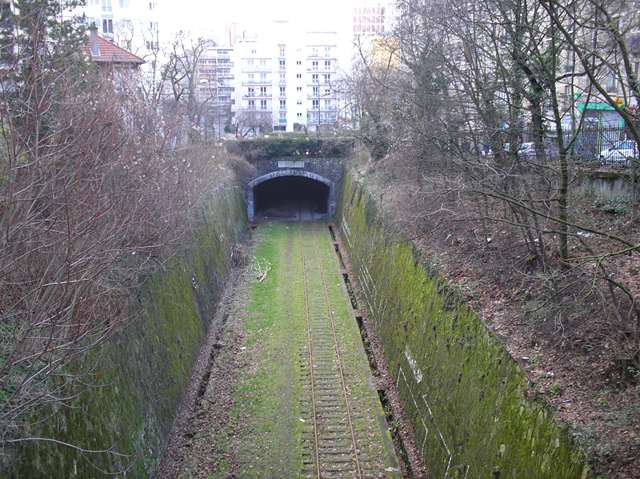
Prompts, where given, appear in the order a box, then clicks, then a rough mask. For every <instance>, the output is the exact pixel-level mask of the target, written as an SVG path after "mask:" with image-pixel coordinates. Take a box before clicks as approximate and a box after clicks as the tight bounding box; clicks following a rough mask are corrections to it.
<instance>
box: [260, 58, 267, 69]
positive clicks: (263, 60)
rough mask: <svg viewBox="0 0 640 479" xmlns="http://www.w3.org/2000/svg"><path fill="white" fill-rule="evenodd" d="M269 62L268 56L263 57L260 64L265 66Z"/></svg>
mask: <svg viewBox="0 0 640 479" xmlns="http://www.w3.org/2000/svg"><path fill="white" fill-rule="evenodd" d="M266 64H267V59H266V58H261V59H260V66H261V67H263V66H265V65H266Z"/></svg>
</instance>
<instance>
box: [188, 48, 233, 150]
mask: <svg viewBox="0 0 640 479" xmlns="http://www.w3.org/2000/svg"><path fill="white" fill-rule="evenodd" d="M233 57H234V49H233V48H231V47H217V46H213V45H212V46H210V47H209V48H207V49H206V50H205V51H204V52H203V54H202V56H201V57H200V58H199V59H198V66H197V70H196V85H197V97H198V101H199V102H200V103H201V104H202V105H203V107H204V111H203V115H202V123H203V124H202V127H203V129H204V131H205V132H206V133H208V132H213V133H214V134H215V135H216V137H217V138H221V137H222V134H223V132H224V131H225V129H228V128H230V126H231V118H232V109H233V106H234V103H235V89H236V84H235V67H234V61H233Z"/></svg>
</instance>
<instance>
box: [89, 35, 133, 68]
mask: <svg viewBox="0 0 640 479" xmlns="http://www.w3.org/2000/svg"><path fill="white" fill-rule="evenodd" d="M85 52H86V53H87V55H88V57H89V59H90V60H91V61H92V62H93V63H95V64H96V65H97V66H98V69H99V70H100V71H101V72H103V73H104V74H106V75H112V74H114V73H127V72H136V71H137V70H138V69H139V68H140V65H142V64H144V63H145V61H144V60H143V59H142V58H140V57H138V56H136V55H134V54H133V53H131V52H129V51H127V50H125V49H124V48H120V47H119V46H118V45H116V44H115V43H113V42H111V41H109V40H107V39H106V38H103V37H101V36H100V35H98V32H97V30H96V29H95V28H91V29H90V30H89V38H88V39H87V43H86V45H85Z"/></svg>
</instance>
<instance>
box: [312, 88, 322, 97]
mask: <svg viewBox="0 0 640 479" xmlns="http://www.w3.org/2000/svg"><path fill="white" fill-rule="evenodd" d="M319 95H320V87H317V86H314V87H313V96H319Z"/></svg>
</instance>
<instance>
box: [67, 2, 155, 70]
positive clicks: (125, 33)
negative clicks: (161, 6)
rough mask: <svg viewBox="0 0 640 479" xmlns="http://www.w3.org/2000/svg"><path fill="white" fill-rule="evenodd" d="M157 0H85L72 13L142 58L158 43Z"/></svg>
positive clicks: (103, 35) (153, 49)
mask: <svg viewBox="0 0 640 479" xmlns="http://www.w3.org/2000/svg"><path fill="white" fill-rule="evenodd" d="M158 1H159V0H86V4H85V5H84V6H82V7H78V8H77V9H76V10H75V11H74V12H73V13H74V14H76V15H81V16H84V23H85V24H86V25H87V26H91V25H95V26H96V27H97V29H98V32H99V34H100V36H102V37H104V38H107V39H108V40H112V41H114V42H115V43H116V44H118V45H119V46H120V47H122V48H124V49H126V50H129V51H131V52H133V53H134V54H136V55H137V56H139V57H142V58H144V57H145V56H147V55H149V54H150V53H152V52H157V50H158V49H159V43H160V33H159V32H160V16H159V13H158Z"/></svg>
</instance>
